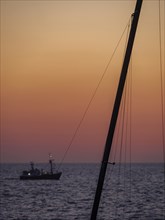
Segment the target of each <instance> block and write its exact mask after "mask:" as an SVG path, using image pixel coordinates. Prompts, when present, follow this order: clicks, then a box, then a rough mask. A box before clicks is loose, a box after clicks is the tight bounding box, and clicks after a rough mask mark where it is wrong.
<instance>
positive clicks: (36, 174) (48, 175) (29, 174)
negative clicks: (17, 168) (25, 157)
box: [20, 158, 62, 180]
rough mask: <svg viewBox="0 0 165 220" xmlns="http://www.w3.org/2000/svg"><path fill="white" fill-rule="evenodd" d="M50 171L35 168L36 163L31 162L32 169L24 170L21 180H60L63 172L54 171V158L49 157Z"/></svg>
mask: <svg viewBox="0 0 165 220" xmlns="http://www.w3.org/2000/svg"><path fill="white" fill-rule="evenodd" d="M49 164H50V171H45V170H43V169H41V170H39V169H37V168H34V163H33V162H31V163H30V165H31V169H30V170H24V171H23V172H22V175H20V180H59V179H60V177H61V174H62V172H58V171H57V172H53V159H51V158H50V159H49Z"/></svg>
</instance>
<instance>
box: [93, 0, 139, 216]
mask: <svg viewBox="0 0 165 220" xmlns="http://www.w3.org/2000/svg"><path fill="white" fill-rule="evenodd" d="M142 2H143V0H137V2H136V6H135V10H134V13H133V14H132V17H133V20H132V24H131V30H130V34H129V39H128V44H127V49H126V52H125V58H124V62H123V66H122V70H121V74H120V80H119V84H118V89H117V94H116V98H115V102H114V107H113V112H112V117H111V121H110V125H109V131H108V135H107V140H106V144H105V149H104V154H103V159H102V163H101V168H100V174H99V179H98V184H97V189H96V193H95V199H94V203H93V208H92V213H91V220H96V217H97V212H98V208H99V203H100V198H101V193H102V189H103V184H104V179H105V174H106V169H107V164H108V160H109V154H110V151H111V146H112V141H113V136H114V132H115V127H116V123H117V118H118V113H119V108H120V103H121V99H122V94H123V90H124V85H125V81H126V76H127V71H128V66H129V61H130V57H131V53H132V48H133V43H134V39H135V34H136V29H137V25H138V20H139V16H140V11H141V6H142Z"/></svg>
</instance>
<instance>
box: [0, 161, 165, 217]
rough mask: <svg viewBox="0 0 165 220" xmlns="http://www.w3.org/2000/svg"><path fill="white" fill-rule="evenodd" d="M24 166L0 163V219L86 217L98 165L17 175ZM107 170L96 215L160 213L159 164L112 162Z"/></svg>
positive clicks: (160, 177) (164, 206)
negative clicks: (45, 176) (57, 174)
mask: <svg viewBox="0 0 165 220" xmlns="http://www.w3.org/2000/svg"><path fill="white" fill-rule="evenodd" d="M43 166H45V165H44V164H43V165H41V164H40V165H38V167H43ZM27 168H28V165H27V164H3V165H1V174H0V175H1V179H0V220H14V219H15V220H16V219H17V220H74V219H79V220H88V219H90V214H91V209H92V204H93V198H94V193H95V188H96V182H97V178H98V172H99V165H96V164H65V165H63V167H62V172H63V173H62V176H61V179H60V181H53V180H40V181H37V180H31V181H22V180H19V175H20V173H21V171H22V170H25V169H27ZM130 170H131V172H130ZM111 171H112V165H109V167H108V171H107V175H106V180H105V185H104V190H103V195H102V200H101V204H100V208H99V213H98V220H110V219H121V220H124V219H142V220H145V219H147V220H158V219H159V220H160V219H161V220H163V219H165V217H164V213H163V211H164V210H163V209H165V204H164V174H163V164H133V165H132V166H131V168H130V166H129V165H125V166H124V165H122V166H121V167H119V165H115V166H113V173H112V172H111ZM130 179H131V181H130Z"/></svg>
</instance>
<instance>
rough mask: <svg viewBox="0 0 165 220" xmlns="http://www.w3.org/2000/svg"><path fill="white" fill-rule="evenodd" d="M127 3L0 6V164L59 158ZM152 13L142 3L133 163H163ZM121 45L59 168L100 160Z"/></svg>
mask: <svg viewBox="0 0 165 220" xmlns="http://www.w3.org/2000/svg"><path fill="white" fill-rule="evenodd" d="M135 3H136V2H135V1H134V0H132V1H123V0H122V1H14V0H13V1H1V3H0V4H1V116H2V117H1V161H2V162H29V161H31V160H33V161H37V162H45V161H47V159H48V154H49V152H51V153H52V154H53V155H54V157H55V159H56V161H57V162H59V161H60V160H61V159H62V157H63V155H64V152H65V150H66V149H67V147H68V144H69V142H70V140H71V138H72V136H73V134H74V132H75V129H76V127H77V125H78V123H79V122H80V119H81V118H82V115H83V113H84V111H85V108H86V106H87V104H88V102H89V100H90V98H91V96H92V94H93V91H94V90H95V88H96V86H97V84H98V82H99V80H100V78H101V76H102V74H103V71H104V69H105V67H106V65H107V63H108V61H109V59H110V57H111V55H112V53H113V51H114V48H115V47H116V44H117V42H118V40H119V38H120V36H121V34H122V32H123V30H124V28H125V26H126V24H127V22H128V20H129V18H130V16H131V14H132V13H133V11H134V7H135ZM164 5H165V1H161V22H162V44H163V46H162V48H164V35H163V33H164V27H165V23H164V21H165V11H164V9H165V6H164ZM158 12H159V11H158V1H144V3H143V7H142V12H141V16H140V20H139V25H138V30H137V35H136V40H135V45H134V50H133V55H132V74H133V84H132V86H133V91H132V93H133V100H132V110H133V112H132V160H133V161H134V162H161V161H162V160H163V156H162V154H163V150H162V139H161V101H160V67H159V13H158ZM125 41H126V34H125V36H124V38H123V40H122V42H121V43H120V46H119V48H118V50H117V52H116V54H115V57H114V59H113V60H112V63H111V65H110V67H109V68H108V71H107V73H106V75H105V77H104V79H103V82H102V84H101V86H100V88H99V90H98V92H97V95H96V97H95V99H94V101H93V103H92V105H91V107H90V108H89V111H88V113H87V115H86V117H85V120H84V122H83V124H82V126H81V128H80V130H79V132H78V134H77V136H76V138H75V140H74V142H73V144H72V146H71V148H70V150H69V152H68V155H67V157H66V159H65V162H100V161H101V158H102V152H103V148H104V143H105V139H106V134H107V129H108V125H109V120H110V116H111V111H112V106H113V101H114V95H115V91H116V87H117V82H118V77H119V74H120V70H121V63H122V57H123V50H124V45H125ZM163 57H164V52H163ZM163 77H164V76H163Z"/></svg>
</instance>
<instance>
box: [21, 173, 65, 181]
mask: <svg viewBox="0 0 165 220" xmlns="http://www.w3.org/2000/svg"><path fill="white" fill-rule="evenodd" d="M61 174H62V172H58V173H54V174H42V175H21V176H20V180H59V179H60V177H61Z"/></svg>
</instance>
